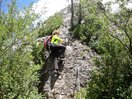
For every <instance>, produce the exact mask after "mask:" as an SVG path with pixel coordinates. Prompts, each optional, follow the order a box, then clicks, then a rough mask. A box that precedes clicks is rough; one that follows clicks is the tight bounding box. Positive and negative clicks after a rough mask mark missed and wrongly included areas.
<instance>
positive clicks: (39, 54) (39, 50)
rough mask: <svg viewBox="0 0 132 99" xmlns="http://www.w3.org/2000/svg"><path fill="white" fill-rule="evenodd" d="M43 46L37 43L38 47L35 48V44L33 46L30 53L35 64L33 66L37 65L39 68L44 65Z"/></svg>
mask: <svg viewBox="0 0 132 99" xmlns="http://www.w3.org/2000/svg"><path fill="white" fill-rule="evenodd" d="M44 52H45V50H44V45H43V43H42V42H40V43H39V45H38V46H37V44H36V45H35V44H33V51H32V55H33V57H34V59H33V61H34V62H35V64H39V65H41V66H43V65H44V62H45V57H44Z"/></svg>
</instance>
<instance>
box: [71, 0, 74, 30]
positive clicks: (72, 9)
mask: <svg viewBox="0 0 132 99" xmlns="http://www.w3.org/2000/svg"><path fill="white" fill-rule="evenodd" d="M73 6H74V4H73V0H71V30H72V29H73V25H74V24H73V20H74V7H73Z"/></svg>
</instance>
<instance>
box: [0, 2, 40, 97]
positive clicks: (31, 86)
mask: <svg viewBox="0 0 132 99" xmlns="http://www.w3.org/2000/svg"><path fill="white" fill-rule="evenodd" d="M34 19H35V17H34V16H33V14H32V16H31V14H30V9H25V11H24V16H21V14H20V13H18V10H17V8H16V5H15V0H11V4H10V7H9V10H8V12H7V13H4V12H3V13H1V16H0V32H1V33H0V68H1V69H0V99H41V95H40V94H38V90H37V87H36V86H37V85H38V74H37V72H36V71H37V70H38V69H39V68H40V67H39V65H35V64H34V62H33V61H32V60H33V57H32V55H31V46H30V45H29V44H30V43H31V41H32V40H31V36H30V30H31V27H30V25H31V23H32V21H33V20H34ZM27 38H30V40H31V41H27ZM28 43H29V44H28Z"/></svg>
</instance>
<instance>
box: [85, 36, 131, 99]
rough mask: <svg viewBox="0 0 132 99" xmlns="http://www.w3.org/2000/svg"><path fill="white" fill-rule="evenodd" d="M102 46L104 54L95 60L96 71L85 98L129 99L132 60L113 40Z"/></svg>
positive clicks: (106, 41)
mask: <svg viewBox="0 0 132 99" xmlns="http://www.w3.org/2000/svg"><path fill="white" fill-rule="evenodd" d="M106 44H107V45H106ZM103 45H104V46H103V50H104V54H102V55H101V56H100V58H97V59H96V60H95V62H96V66H97V67H98V69H97V70H96V71H95V70H94V71H93V73H92V80H91V81H90V83H89V86H88V88H87V97H86V98H88V97H91V98H90V99H98V98H99V99H100V98H103V99H110V98H113V99H119V98H126V97H128V98H127V99H130V97H131V94H130V92H129V91H127V90H128V89H129V87H131V82H132V81H131V80H130V77H131V76H132V73H131V71H132V60H130V59H129V56H128V55H127V53H126V51H124V48H123V46H122V45H121V44H120V43H119V42H118V41H114V39H113V38H111V37H109V39H108V40H105V43H103Z"/></svg>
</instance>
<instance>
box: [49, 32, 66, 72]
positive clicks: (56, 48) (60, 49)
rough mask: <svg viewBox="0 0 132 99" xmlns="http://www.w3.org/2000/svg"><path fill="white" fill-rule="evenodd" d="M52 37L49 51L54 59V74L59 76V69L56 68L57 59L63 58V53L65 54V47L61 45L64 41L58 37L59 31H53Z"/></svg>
mask: <svg viewBox="0 0 132 99" xmlns="http://www.w3.org/2000/svg"><path fill="white" fill-rule="evenodd" d="M52 35H53V36H52V39H51V46H50V50H51V54H52V56H53V58H54V69H55V72H56V73H58V74H60V72H59V67H58V58H59V57H61V58H64V52H65V49H66V47H65V46H64V45H62V44H63V42H64V40H63V39H61V38H60V37H59V35H60V31H58V30H55V31H54V32H53V33H52Z"/></svg>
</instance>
